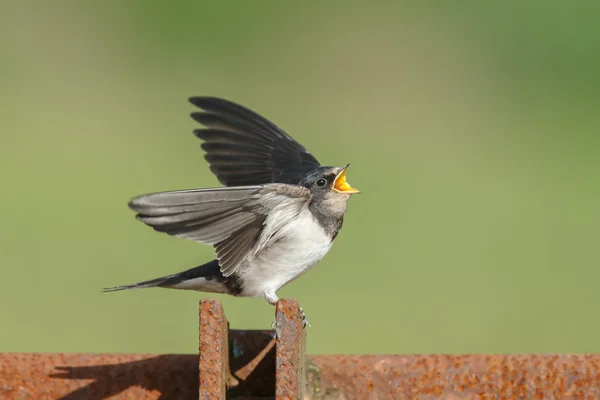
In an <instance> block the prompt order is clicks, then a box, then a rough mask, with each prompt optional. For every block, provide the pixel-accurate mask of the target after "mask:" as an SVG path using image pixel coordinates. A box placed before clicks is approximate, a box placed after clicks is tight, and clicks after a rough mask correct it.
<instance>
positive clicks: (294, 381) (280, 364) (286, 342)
mask: <svg viewBox="0 0 600 400" xmlns="http://www.w3.org/2000/svg"><path fill="white" fill-rule="evenodd" d="M276 324H277V325H276V332H277V339H276V345H275V398H276V399H277V400H284V399H285V400H297V399H304V385H305V379H304V358H305V357H304V348H305V342H306V333H305V332H304V326H303V322H302V316H301V314H300V307H299V305H298V302H297V301H296V300H292V299H282V300H279V301H278V302H277V310H276Z"/></svg>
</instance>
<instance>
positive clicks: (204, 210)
mask: <svg viewBox="0 0 600 400" xmlns="http://www.w3.org/2000/svg"><path fill="white" fill-rule="evenodd" d="M310 197H311V195H310V191H309V190H308V189H306V188H304V187H301V186H296V185H286V184H268V185H257V186H245V187H229V188H216V189H193V190H180V191H174V192H162V193H153V194H147V195H143V196H139V197H137V198H135V199H133V200H131V202H130V203H129V206H130V207H131V208H132V209H133V210H134V211H136V212H137V213H138V214H137V216H136V217H137V219H138V220H140V221H141V222H144V223H145V224H147V225H149V226H151V227H152V228H154V229H155V230H156V231H159V232H164V233H167V234H169V235H172V236H177V237H182V238H186V239H190V240H194V241H197V242H201V243H205V244H210V245H212V246H213V247H214V248H215V252H216V255H217V259H218V260H219V265H220V266H221V272H222V273H223V275H224V276H229V275H231V274H233V273H234V272H235V271H236V270H237V269H238V267H239V266H240V265H241V264H242V263H243V262H244V260H246V259H247V258H248V257H249V256H252V255H255V254H256V253H257V252H259V248H263V247H264V244H265V243H266V241H265V238H264V236H268V237H272V236H273V234H274V233H275V232H277V230H279V229H281V227H283V226H284V225H285V224H287V223H289V222H290V221H291V220H292V219H293V218H295V217H296V216H297V215H298V213H299V212H300V211H301V210H302V207H304V206H305V205H306V204H308V202H309V201H310ZM273 211H274V212H273ZM272 212H273V213H272ZM272 214H276V215H278V217H277V221H271V220H270V219H269V215H272ZM271 219H273V218H272V216H271ZM267 225H268V227H267ZM257 246H258V247H257Z"/></svg>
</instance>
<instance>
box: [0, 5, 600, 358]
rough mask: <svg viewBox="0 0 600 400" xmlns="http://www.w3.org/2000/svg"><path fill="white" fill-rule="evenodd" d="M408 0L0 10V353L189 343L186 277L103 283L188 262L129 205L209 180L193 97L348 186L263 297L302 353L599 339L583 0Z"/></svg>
mask: <svg viewBox="0 0 600 400" xmlns="http://www.w3.org/2000/svg"><path fill="white" fill-rule="evenodd" d="M416 4H417V3H416V2H414V3H407V2H398V1H397V2H392V1H390V2H388V3H385V2H364V1H355V2H351V1H343V2H342V1H337V2H334V1H332V2H327V3H320V2H300V3H296V4H295V5H292V4H291V3H283V2H274V1H254V2H241V1H238V2H203V1H178V2H146V1H127V2H125V1H115V0H113V1H104V2H99V1H97V2H85V1H70V2H69V1H54V2H46V1H37V2H28V1H8V2H7V1H3V2H1V3H0V46H1V47H0V50H1V57H0V110H1V111H0V116H1V118H0V132H1V135H2V141H1V144H0V182H1V183H2V184H1V191H2V203H1V204H2V207H0V221H1V225H0V243H1V249H0V250H1V252H0V264H1V265H2V279H0V303H1V305H2V306H1V308H0V326H1V328H0V350H1V351H54V352H57V351H60V352H79V351H85V352H161V353H166V352H169V353H171V352H186V353H193V352H195V351H196V349H197V303H198V300H199V299H200V298H202V297H203V295H202V294H201V293H196V292H180V291H174V290H159V289H151V290H141V291H129V292H120V293H112V294H104V293H100V290H101V288H103V287H107V286H113V285H117V284H124V283H131V282H136V281H140V280H145V279H149V278H154V277H157V276H161V275H165V274H169V273H174V272H178V271H181V270H183V269H186V268H189V267H193V266H196V265H199V264H200V263H203V262H205V261H207V260H209V259H211V257H212V249H211V248H210V247H208V246H202V245H199V244H196V243H193V242H188V241H184V240H181V239H176V238H171V237H168V236H166V235H161V234H158V233H156V232H154V231H152V230H151V229H149V228H148V227H146V226H144V225H143V224H141V223H139V222H137V221H136V220H135V218H134V216H133V213H132V212H131V211H130V210H129V209H128V208H127V201H128V200H129V199H130V198H131V197H133V196H136V195H139V194H142V193H147V192H155V191H163V190H173V189H183V188H193V187H211V186H215V185H218V182H217V180H216V179H215V177H214V176H213V175H212V174H211V173H210V171H209V170H208V168H207V163H206V162H205V161H204V159H203V152H202V151H201V149H200V148H199V144H200V143H199V141H198V140H197V139H196V138H195V137H194V136H193V135H192V130H193V129H194V128H196V127H197V124H196V123H195V122H194V121H192V119H191V118H189V116H188V114H189V113H190V112H192V111H193V110H194V108H193V107H192V106H191V104H189V103H187V98H188V97H190V96H197V95H212V96H220V97H225V98H228V99H231V100H234V101H236V102H239V103H242V104H244V105H246V106H248V107H250V108H252V109H254V110H256V111H257V112H259V113H261V114H263V115H264V116H266V117H267V118H269V119H271V120H273V121H274V122H275V123H276V124H278V125H279V126H281V127H282V128H284V129H285V130H286V131H288V132H289V133H290V134H291V135H292V136H294V137H295V138H296V139H297V140H299V141H300V142H301V143H302V144H304V145H305V146H306V147H307V148H308V149H310V150H311V151H312V152H313V154H315V155H316V156H317V157H318V159H319V160H320V161H321V162H323V163H325V164H333V165H342V164H345V163H347V162H351V163H352V167H351V169H350V171H349V181H350V182H351V183H352V185H353V186H356V187H357V188H359V189H361V190H362V191H363V192H364V194H363V195H362V196H357V197H355V198H353V199H351V201H350V204H349V212H348V214H347V217H346V220H345V225H344V229H343V230H342V232H341V234H340V236H339V237H338V239H337V241H336V243H335V246H334V247H333V249H332V251H331V252H330V253H329V255H328V256H327V257H326V258H325V259H324V260H323V261H322V262H321V263H320V264H319V265H318V266H317V267H316V268H315V269H313V270H312V271H311V272H310V273H308V274H307V275H304V276H303V277H302V278H301V279H299V280H297V281H295V282H294V283H292V284H290V285H288V286H286V287H285V288H284V289H282V290H280V292H279V295H280V296H281V297H294V298H297V299H299V301H300V302H301V305H302V306H303V307H304V309H305V310H306V313H307V316H308V318H309V320H310V322H311V323H312V324H313V328H312V329H311V330H310V331H309V337H308V351H309V352H310V353H432V352H436V353H439V352H441V353H459V352H477V353H479V352H598V351H600V341H599V340H598V338H599V337H600V321H599V320H598V318H597V314H596V312H597V309H598V304H599V303H600V292H598V290H597V287H598V280H599V279H600V271H599V269H598V264H599V261H600V255H599V246H598V237H599V236H598V235H599V232H598V229H599V227H600V212H599V211H598V204H599V202H600V185H599V178H600V157H599V156H600V137H599V134H598V132H599V129H598V128H599V127H600V113H599V106H600V95H599V93H600V92H599V89H600V72H599V71H600V51H599V49H600V14H598V12H597V2H593V1H587V2H584V1H581V2H564V1H543V2H542V1H534V2H527V4H524V3H522V2H520V1H512V0H511V1H503V2H472V3H466V2H460V3H459V2H441V1H438V2H428V3H427V4H425V3H418V4H419V5H416ZM217 297H218V298H220V299H222V300H223V302H224V305H225V307H226V311H227V315H228V317H229V319H230V321H231V323H232V327H234V328H268V327H269V326H270V324H271V321H272V320H273V308H272V307H271V306H269V305H268V304H267V303H266V302H264V301H263V300H253V299H250V300H248V299H236V298H229V297H223V296H217Z"/></svg>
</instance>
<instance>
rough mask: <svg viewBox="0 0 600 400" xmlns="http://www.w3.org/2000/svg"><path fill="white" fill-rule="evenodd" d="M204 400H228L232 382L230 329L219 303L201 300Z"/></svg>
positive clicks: (200, 375) (200, 372)
mask: <svg viewBox="0 0 600 400" xmlns="http://www.w3.org/2000/svg"><path fill="white" fill-rule="evenodd" d="M199 313H200V323H199V325H200V329H199V340H198V342H199V352H200V357H199V367H198V371H199V382H200V384H199V389H198V392H199V393H198V395H199V399H200V400H225V395H226V392H227V382H228V380H229V344H228V326H227V319H226V318H225V313H224V312H223V305H222V304H221V302H220V301H219V300H212V299H202V300H200V310H199Z"/></svg>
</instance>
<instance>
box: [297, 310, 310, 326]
mask: <svg viewBox="0 0 600 400" xmlns="http://www.w3.org/2000/svg"><path fill="white" fill-rule="evenodd" d="M300 315H301V316H302V328H306V326H307V325H308V326H309V328H312V325H311V324H310V322H308V320H307V319H306V314H304V310H303V309H302V307H300Z"/></svg>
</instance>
